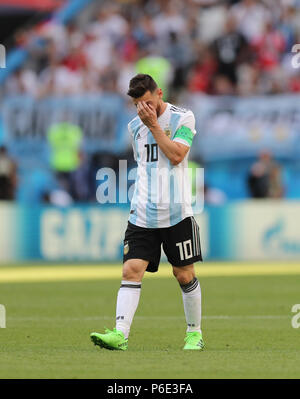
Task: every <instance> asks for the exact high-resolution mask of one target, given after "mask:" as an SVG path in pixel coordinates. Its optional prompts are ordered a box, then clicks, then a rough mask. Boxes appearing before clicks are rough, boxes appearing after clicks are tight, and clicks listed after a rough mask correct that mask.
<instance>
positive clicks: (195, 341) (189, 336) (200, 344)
mask: <svg viewBox="0 0 300 399" xmlns="http://www.w3.org/2000/svg"><path fill="white" fill-rule="evenodd" d="M184 341H185V345H184V347H183V349H191V350H198V351H201V350H203V348H204V341H203V339H202V334H201V333H199V332H198V331H193V332H187V333H186V337H185V338H184Z"/></svg>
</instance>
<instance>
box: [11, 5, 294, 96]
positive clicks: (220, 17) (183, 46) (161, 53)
mask: <svg viewBox="0 0 300 399" xmlns="http://www.w3.org/2000/svg"><path fill="white" fill-rule="evenodd" d="M94 3H95V4H94V6H93V7H92V8H91V10H90V12H89V14H88V16H85V19H84V20H80V19H79V20H78V21H72V22H71V23H69V24H68V25H67V26H62V25H58V24H56V23H53V22H43V23H40V24H39V25H38V26H34V27H32V28H31V29H26V30H19V31H18V32H17V34H16V35H15V38H14V40H15V44H17V45H21V46H26V48H28V50H29V52H30V57H29V58H28V61H27V62H26V63H25V65H24V66H22V67H21V68H19V69H18V70H17V71H16V72H15V73H14V74H13V75H12V76H11V77H10V79H8V81H7V83H6V85H5V88H4V93H5V94H15V93H29V94H31V95H33V96H35V97H43V96H47V95H52V94H53V95H70V94H71V95H74V94H78V93H82V92H92V93H93V92H103V91H113V92H119V93H120V94H121V95H125V96H126V91H127V87H128V81H129V79H130V77H132V76H133V75H134V74H135V73H136V72H143V71H144V70H145V69H147V70H149V68H150V70H151V71H152V74H153V75H154V77H155V78H157V80H158V81H159V83H160V86H162V87H163V88H164V90H165V94H166V95H165V98H167V99H169V100H170V101H172V100H174V99H177V98H178V95H180V94H182V93H184V94H186V93H189V92H193V93H195V92H202V93H207V94H215V95H230V94H238V95H241V96H248V95H257V94H273V93H282V92H299V91H300V68H298V69H297V68H293V67H292V63H291V59H292V57H293V55H294V54H293V53H292V52H291V50H292V46H293V44H295V43H297V42H299V43H300V1H299V0H276V1H274V0H240V1H238V0H185V1H179V0H119V1H109V2H107V3H105V2H100V1H99V2H94Z"/></svg>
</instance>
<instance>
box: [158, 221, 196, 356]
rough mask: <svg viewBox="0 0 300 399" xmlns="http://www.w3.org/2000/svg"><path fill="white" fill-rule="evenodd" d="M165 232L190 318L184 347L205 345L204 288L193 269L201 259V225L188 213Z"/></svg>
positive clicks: (166, 250) (172, 262)
mask: <svg viewBox="0 0 300 399" xmlns="http://www.w3.org/2000/svg"><path fill="white" fill-rule="evenodd" d="M166 233H167V234H166V236H165V238H164V242H163V246H164V250H165V253H166V255H167V257H168V260H169V262H170V263H171V264H172V266H173V274H174V276H175V277H176V279H177V281H178V283H179V285H180V288H181V293H182V299H183V306H184V313H185V318H186V322H187V335H186V338H185V340H186V345H185V347H184V349H202V348H203V346H204V343H203V340H202V332H201V289H200V283H199V281H198V279H197V277H196V275H195V270H194V262H197V261H199V260H202V256H201V249H200V238H199V227H198V225H197V223H196V222H195V220H194V218H192V217H189V218H186V219H184V220H183V221H181V222H180V223H178V224H177V225H174V226H171V227H170V228H168V230H167V232H166Z"/></svg>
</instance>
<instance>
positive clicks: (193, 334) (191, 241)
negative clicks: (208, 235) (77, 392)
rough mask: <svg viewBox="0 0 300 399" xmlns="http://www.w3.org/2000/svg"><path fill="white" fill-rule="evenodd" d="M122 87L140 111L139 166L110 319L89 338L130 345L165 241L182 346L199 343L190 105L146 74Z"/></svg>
mask: <svg viewBox="0 0 300 399" xmlns="http://www.w3.org/2000/svg"><path fill="white" fill-rule="evenodd" d="M127 94H128V95H129V96H130V97H132V100H133V103H134V105H135V106H136V108H137V113H138V116H136V117H135V118H134V119H133V120H132V121H131V122H129V124H128V129H129V132H130V133H131V135H132V140H133V149H134V156H135V160H136V161H137V164H138V168H137V177H136V181H135V191H134V194H133V198H132V201H131V210H130V216H129V221H128V226H127V230H126V232H125V239H124V255H123V275H122V282H121V287H120V289H119V292H118V297H117V306H116V326H115V328H114V329H113V330H109V329H106V330H105V333H104V334H99V333H96V332H94V333H92V334H91V340H92V341H93V342H94V344H95V345H99V346H100V347H103V348H107V349H115V350H126V349H127V348H128V336H129V331H130V326H131V323H132V320H133V317H134V314H135V311H136V309H137V306H138V303H139V298H140V293H141V283H142V279H143V276H144V273H145V271H148V272H156V271H157V270H158V266H159V262H160V256H161V245H163V249H164V252H165V254H166V256H167V258H168V261H169V262H170V263H171V265H172V267H173V274H174V276H175V277H176V279H177V281H178V283H179V285H180V288H181V292H182V298H183V305H184V312H185V318H186V322H187V331H186V337H185V340H184V341H185V345H184V347H183V349H191V350H202V349H203V348H204V342H203V339H202V333H201V290H200V284H199V281H198V280H197V278H196V276H195V270H194V262H196V261H201V260H202V255H201V249H200V238H199V227H198V225H197V223H196V221H195V219H194V217H193V211H192V207H191V195H190V194H191V188H190V183H189V176H188V167H187V164H188V153H189V149H190V146H191V144H192V141H193V137H194V135H195V133H196V131H195V118H194V115H193V113H192V111H189V110H186V109H182V108H178V107H176V106H174V105H172V104H170V103H167V102H164V101H163V93H162V90H161V89H160V88H158V87H157V84H156V82H155V81H154V80H153V78H152V77H151V76H150V75H146V74H138V75H136V76H135V77H133V78H132V79H131V80H130V83H129V90H128V93H127ZM166 177H167V178H166Z"/></svg>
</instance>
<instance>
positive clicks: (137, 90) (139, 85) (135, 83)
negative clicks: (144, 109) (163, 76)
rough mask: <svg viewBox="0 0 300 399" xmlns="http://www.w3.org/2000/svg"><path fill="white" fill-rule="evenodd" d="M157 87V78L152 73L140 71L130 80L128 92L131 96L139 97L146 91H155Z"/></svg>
mask: <svg viewBox="0 0 300 399" xmlns="http://www.w3.org/2000/svg"><path fill="white" fill-rule="evenodd" d="M155 89H157V84H156V82H155V80H154V79H153V78H152V77H151V76H150V75H146V74H143V73H139V74H138V75H136V76H134V77H133V78H132V79H131V80H130V82H129V90H128V92H127V94H128V95H129V96H130V97H133V98H139V97H142V96H143V95H144V94H145V93H146V91H148V90H149V91H150V92H151V93H153V92H154V90H155Z"/></svg>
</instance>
